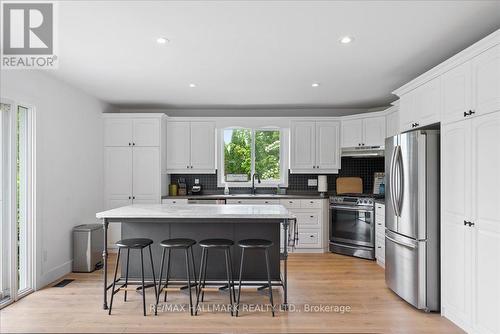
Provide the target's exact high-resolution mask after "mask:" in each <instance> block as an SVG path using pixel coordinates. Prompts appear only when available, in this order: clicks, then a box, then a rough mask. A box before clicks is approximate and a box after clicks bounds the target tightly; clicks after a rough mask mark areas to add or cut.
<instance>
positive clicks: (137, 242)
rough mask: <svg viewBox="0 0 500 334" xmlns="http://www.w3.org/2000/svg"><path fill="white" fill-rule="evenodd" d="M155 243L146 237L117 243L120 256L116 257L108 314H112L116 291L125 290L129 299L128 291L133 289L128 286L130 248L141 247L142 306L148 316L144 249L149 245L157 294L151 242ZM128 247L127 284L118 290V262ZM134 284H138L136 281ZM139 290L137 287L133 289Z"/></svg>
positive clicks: (125, 298) (125, 297)
mask: <svg viewBox="0 0 500 334" xmlns="http://www.w3.org/2000/svg"><path fill="white" fill-rule="evenodd" d="M152 243H153V240H151V239H146V238H133V239H122V240H120V241H118V242H117V243H116V246H118V256H117V257H116V267H115V276H114V278H113V288H112V290H111V302H110V303H109V312H108V314H110V315H111V308H112V307H113V297H114V295H115V294H116V293H118V292H119V291H120V290H124V291H125V296H124V301H127V291H128V290H131V289H129V287H128V284H129V283H128V264H129V259H130V250H131V249H140V250H141V278H142V284H141V285H142V307H143V311H144V316H146V290H145V287H144V256H143V251H142V250H143V249H144V248H146V247H148V248H149V259H150V261H151V271H152V272H153V285H154V288H155V295H156V293H157V291H156V278H155V268H154V265H153V254H152V253H151V244H152ZM122 248H123V249H127V268H126V269H125V271H126V274H125V284H122V285H121V286H120V287H119V288H118V289H117V290H115V285H116V274H117V272H118V264H119V263H120V253H121V250H122ZM134 285H137V284H136V283H134ZM133 290H137V289H133Z"/></svg>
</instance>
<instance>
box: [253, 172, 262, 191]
mask: <svg viewBox="0 0 500 334" xmlns="http://www.w3.org/2000/svg"><path fill="white" fill-rule="evenodd" d="M255 176H257V181H258V182H259V183H260V175H259V174H257V173H253V175H252V195H255V190H256V189H255Z"/></svg>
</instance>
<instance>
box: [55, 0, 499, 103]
mask: <svg viewBox="0 0 500 334" xmlns="http://www.w3.org/2000/svg"><path fill="white" fill-rule="evenodd" d="M59 18H60V19H59V26H58V32H59V61H60V63H59V64H60V65H59V69H58V70H57V71H55V72H54V73H53V74H54V75H56V76H58V77H60V78H62V79H63V80H65V81H68V82H70V83H73V84H75V85H77V86H79V87H81V88H83V89H84V90H85V91H87V92H89V93H90V94H92V95H95V96H97V97H99V98H101V99H102V100H105V101H107V102H110V103H113V104H116V105H119V106H130V107H177V108H178V107H221V106H222V107H223V106H226V107H234V106H246V107H249V106H250V107H258V106H266V107H273V106H280V107H282V108H283V107H291V106H306V107H320V106H321V107H330V108H331V107H344V108H371V107H378V106H383V105H387V104H388V103H389V102H391V101H393V100H394V99H395V97H394V96H392V95H391V93H390V92H391V91H392V90H393V89H395V88H397V87H399V86H401V85H402V84H404V83H406V82H408V81H409V80H411V79H413V78H414V77H416V76H417V75H419V74H421V73H423V72H425V71H426V70H428V69H430V68H432V67H433V66H435V65H437V64H439V63H440V62H442V61H443V60H445V59H446V58H448V57H450V56H452V55H453V54H455V53H457V52H458V51H460V50H462V49H464V48H465V47H467V46H469V45H471V44H473V43H474V42H476V41H477V40H479V39H481V38H482V37H484V36H486V35H487V34H489V33H491V32H493V31H494V30H496V29H498V28H500V1H477V0H476V1H331V2H328V1H272V2H271V1H267V2H264V1H205V2H197V1H184V2H180V1H122V2H118V1H99V2H98V1H73V2H69V1H67V2H60V3H59ZM343 35H351V36H353V37H354V38H355V40H354V42H353V43H351V44H349V45H341V44H340V43H339V42H338V39H339V37H341V36H343ZM158 37H166V38H168V39H170V43H167V44H165V45H158V44H157V43H156V39H157V38H158ZM313 82H320V83H321V85H320V87H318V88H312V87H311V84H312V83H313ZM190 83H196V85H197V87H196V88H189V84H190Z"/></svg>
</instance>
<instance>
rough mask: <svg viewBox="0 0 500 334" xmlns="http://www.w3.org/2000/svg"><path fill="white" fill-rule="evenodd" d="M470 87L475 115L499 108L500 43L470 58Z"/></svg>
mask: <svg viewBox="0 0 500 334" xmlns="http://www.w3.org/2000/svg"><path fill="white" fill-rule="evenodd" d="M472 87H473V90H472V103H473V111H474V112H475V113H476V115H482V114H487V113H490V112H493V111H499V110H500V45H497V46H495V47H493V48H491V49H488V50H487V51H485V52H483V53H481V54H480V55H479V56H477V57H475V58H474V59H473V60H472Z"/></svg>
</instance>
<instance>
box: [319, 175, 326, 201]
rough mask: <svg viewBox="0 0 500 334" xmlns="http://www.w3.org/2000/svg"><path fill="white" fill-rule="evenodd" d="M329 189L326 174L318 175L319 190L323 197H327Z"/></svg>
mask: <svg viewBox="0 0 500 334" xmlns="http://www.w3.org/2000/svg"><path fill="white" fill-rule="evenodd" d="M327 191H328V179H327V177H326V175H318V192H319V193H320V196H321V197H325V194H326V192H327Z"/></svg>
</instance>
